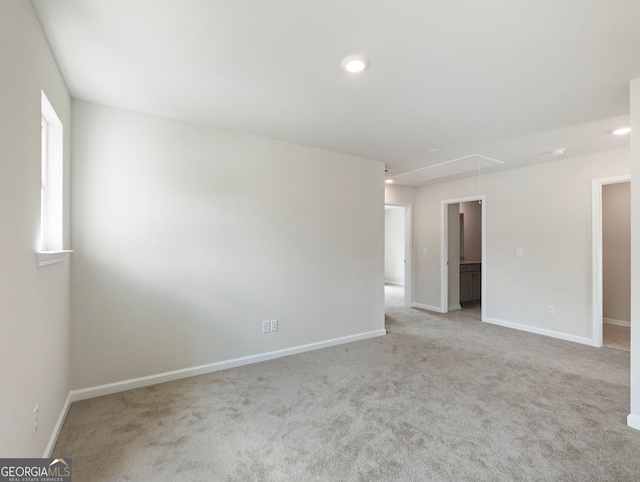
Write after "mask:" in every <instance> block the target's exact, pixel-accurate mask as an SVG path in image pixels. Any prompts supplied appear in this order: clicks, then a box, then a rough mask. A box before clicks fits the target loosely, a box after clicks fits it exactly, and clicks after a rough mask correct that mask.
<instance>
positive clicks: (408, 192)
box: [384, 184, 415, 204]
mask: <svg viewBox="0 0 640 482" xmlns="http://www.w3.org/2000/svg"><path fill="white" fill-rule="evenodd" d="M414 195H415V189H414V188H412V187H406V186H394V185H393V184H386V185H385V188H384V202H386V203H388V204H393V203H401V204H412V203H413V197H414Z"/></svg>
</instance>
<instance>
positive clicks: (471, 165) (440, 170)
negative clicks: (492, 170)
mask: <svg viewBox="0 0 640 482" xmlns="http://www.w3.org/2000/svg"><path fill="white" fill-rule="evenodd" d="M500 164H504V162H503V161H499V160H497V159H492V158H491V157H487V156H483V155H482V154H472V155H471V156H465V157H461V158H459V159H453V160H451V161H446V162H441V163H439V164H434V165H432V166H427V167H422V168H420V169H416V170H415V171H409V172H405V173H404V174H398V175H397V176H395V178H396V179H402V180H403V181H416V182H421V181H429V180H431V179H438V178H441V177H448V176H454V175H456V174H462V173H465V172H474V171H478V170H479V169H485V168H487V167H491V166H497V165H500Z"/></svg>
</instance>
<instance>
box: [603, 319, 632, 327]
mask: <svg viewBox="0 0 640 482" xmlns="http://www.w3.org/2000/svg"><path fill="white" fill-rule="evenodd" d="M602 322H603V323H608V324H610V325H618V326H626V327H630V326H631V322H630V321H625V320H614V319H613V318H602Z"/></svg>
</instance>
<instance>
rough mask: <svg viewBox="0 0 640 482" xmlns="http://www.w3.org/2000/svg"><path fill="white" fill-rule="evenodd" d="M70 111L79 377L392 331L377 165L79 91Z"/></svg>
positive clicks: (102, 377)
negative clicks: (269, 324)
mask: <svg viewBox="0 0 640 482" xmlns="http://www.w3.org/2000/svg"><path fill="white" fill-rule="evenodd" d="M73 120H74V131H73V149H74V150H73V161H74V169H73V181H74V182H73V196H74V206H73V217H74V223H75V224H74V226H75V227H74V231H73V241H74V248H75V250H76V252H75V253H74V263H73V272H72V289H73V299H72V319H73V340H72V361H73V372H72V373H73V376H72V384H73V387H74V388H83V387H90V386H95V385H99V384H104V383H109V382H115V381H120V380H125V379H130V378H134V377H140V376H145V375H150V374H157V373H162V372H166V371H170V370H176V369H182V368H188V367H193V366H199V365H203V364H209V363H214V362H218V361H223V360H229V359H233V358H236V357H242V356H249V355H254V354H260V353H266V352H270V351H273V350H279V349H285V348H289V347H295V346H299V345H304V344H308V343H313V342H318V341H324V340H328V339H333V338H338V337H344V336H348V335H354V334H359V333H368V332H372V331H375V330H382V329H384V289H383V284H384V247H383V242H384V226H383V223H384V189H383V186H384V165H383V164H382V163H379V162H375V161H369V160H365V159H360V158H356V157H352V156H347V155H342V154H337V153H333V152H328V151H323V150H319V149H313V148H309V147H303V146H299V145H293V144H288V143H284V142H279V141H275V140H270V139H266V138H260V137H255V136H249V135H244V134H240V133H232V132H227V131H222V130H216V129H213V128H208V127H202V126H197V125H194V124H187V123H183V122H178V121H172V120H167V119H162V118H158V117H152V116H148V115H142V114H135V113H132V112H127V111H122V110H118V109H112V108H108V107H102V106H98V105H95V104H89V103H84V102H75V101H74V103H73ZM274 318H277V319H279V320H280V326H279V331H278V332H276V333H270V334H262V333H261V321H262V320H269V319H274Z"/></svg>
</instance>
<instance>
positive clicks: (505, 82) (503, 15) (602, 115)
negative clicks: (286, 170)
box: [33, 0, 640, 185]
mask: <svg viewBox="0 0 640 482" xmlns="http://www.w3.org/2000/svg"><path fill="white" fill-rule="evenodd" d="M33 4H34V6H35V8H36V11H37V13H38V16H39V18H40V21H41V23H42V25H43V27H44V30H45V32H46V34H47V36H48V39H49V41H50V43H51V45H52V48H53V50H54V53H55V55H56V57H57V59H58V62H59V64H60V67H61V69H62V72H63V75H64V76H65V79H66V81H67V84H68V86H69V89H70V91H71V94H72V95H73V97H74V98H77V99H82V100H87V101H92V102H97V103H101V104H106V105H110V106H114V107H120V108H124V109H130V110H135V111H140V112H145V113H150V114H156V115H161V116H165V117H170V118H175V119H182V120H186V121H192V122H197V123H202V124H207V125H211V126H215V127H221V128H225V129H232V130H238V131H243V132H248V133H253V134H258V135H264V136H269V137H273V138H277V139H282V140H286V141H290V142H295V143H300V144H305V145H309V146H316V147H321V148H324V149H330V150H334V151H339V152H344V153H349V154H354V155H358V156H363V157H367V158H370V159H376V160H380V161H384V162H385V163H387V167H389V168H390V169H391V172H390V173H389V175H391V176H393V175H398V174H401V173H404V172H407V171H411V170H415V169H419V168H423V167H426V166H428V165H432V164H438V163H442V162H446V161H449V160H452V159H457V158H460V157H465V156H469V155H472V154H481V155H485V156H489V157H492V158H495V159H499V160H501V161H504V162H505V164H504V165H501V166H497V167H492V168H488V169H492V170H499V169H503V168H513V167H519V166H522V165H526V164H532V163H537V162H546V161H550V160H554V159H556V158H554V157H553V156H551V155H550V154H549V153H548V151H550V150H551V149H553V148H556V147H565V148H566V149H567V153H566V154H565V156H564V158H567V157H571V156H576V155H582V154H587V153H591V152H597V151H602V150H607V149H613V148H617V147H622V146H626V145H628V144H629V139H628V136H624V137H622V138H619V137H616V136H612V135H611V134H610V132H611V130H612V129H614V128H616V127H618V126H620V125H625V124H628V123H629V118H628V114H629V95H628V91H629V80H631V79H633V78H636V77H640V27H639V26H640V1H639V0H483V1H478V0H448V1H446V2H443V1H434V0H396V1H394V2H390V1H387V0H322V1H308V0H307V1H304V0H270V1H266V0H224V1H223V0H163V1H159V0H109V1H104V0H55V1H52V0H33ZM349 54H363V55H366V56H367V57H369V59H370V62H371V65H370V66H369V68H368V69H367V70H365V71H364V72H362V73H361V74H359V75H354V74H348V73H347V72H345V71H343V70H342V69H341V67H340V61H341V60H342V58H343V57H345V56H346V55H349ZM434 148H438V150H437V151H435V152H432V149H434ZM473 174H474V173H473V172H472V173H471V175H473ZM465 175H468V174H463V175H460V174H459V175H457V176H458V177H460V176H465ZM433 182H437V180H436V181H434V180H431V181H426V182H422V183H416V182H409V181H404V182H402V183H403V184H407V185H421V184H429V183H433Z"/></svg>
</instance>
